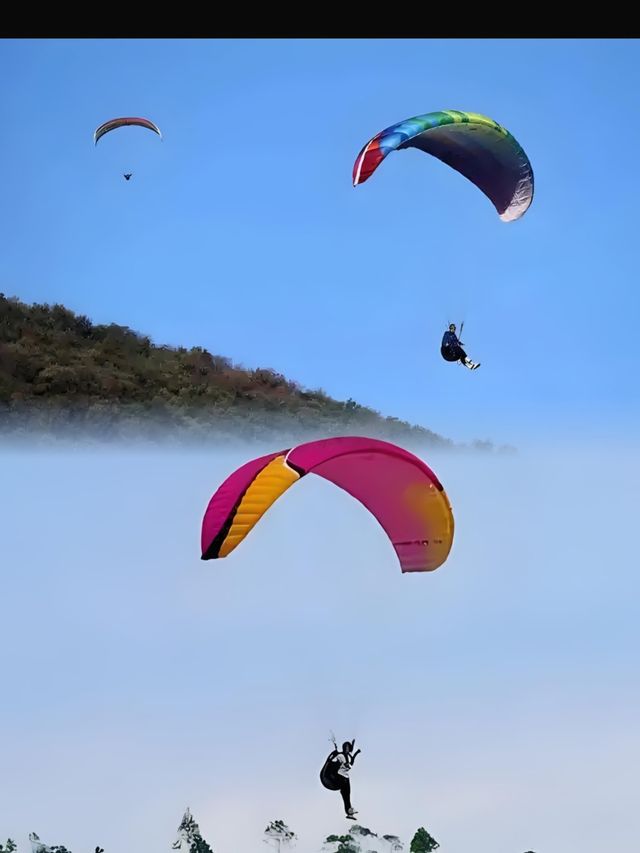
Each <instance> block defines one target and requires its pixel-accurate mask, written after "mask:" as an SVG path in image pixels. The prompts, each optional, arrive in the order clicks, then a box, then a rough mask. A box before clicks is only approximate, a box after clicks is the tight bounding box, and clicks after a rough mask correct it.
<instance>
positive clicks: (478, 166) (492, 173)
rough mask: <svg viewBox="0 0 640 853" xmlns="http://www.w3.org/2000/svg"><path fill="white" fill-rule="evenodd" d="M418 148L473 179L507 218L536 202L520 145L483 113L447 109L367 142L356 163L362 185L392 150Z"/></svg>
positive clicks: (396, 126)
mask: <svg viewBox="0 0 640 853" xmlns="http://www.w3.org/2000/svg"><path fill="white" fill-rule="evenodd" d="M404 148H419V149H420V150H421V151H424V152H425V153H426V154H432V155H433V156H434V157H437V158H438V160H441V161H442V162H443V163H446V164H447V165H448V166H451V168H452V169H455V170H456V171H457V172H460V174H462V175H464V176H465V178H468V179H469V180H470V181H471V182H472V183H474V184H475V185H476V186H477V187H478V189H480V190H481V191H482V192H483V193H484V194H485V195H486V196H487V197H488V198H489V199H490V201H491V202H492V203H493V205H494V207H495V208H496V210H497V211H498V214H499V215H500V219H502V221H503V222H512V221H514V220H516V219H519V218H520V217H521V216H524V214H525V213H526V212H527V210H528V209H529V206H530V205H531V202H532V201H533V169H532V167H531V163H530V162H529V158H528V157H527V155H526V154H525V152H524V149H523V148H522V147H521V145H520V143H519V142H518V141H517V140H516V138H515V137H514V136H512V135H511V134H510V133H509V131H508V130H507V129H506V128H504V127H502V126H501V125H499V124H498V123H497V122H496V121H493V119H490V118H487V116H483V115H480V114H479V113H465V112H460V111H459V110H442V111H440V112H433V113H426V114H425V115H421V116H415V117H414V118H409V119H406V120H405V121H401V122H398V124H393V125H391V127H388V128H387V129H386V130H382V131H380V133H378V134H377V135H376V136H374V137H373V139H370V140H369V142H367V144H366V145H365V146H364V148H363V149H362V150H361V151H360V153H359V154H358V157H357V159H356V162H355V164H354V166H353V185H354V187H356V186H358V184H363V183H364V182H365V181H366V180H367V179H368V178H370V177H371V175H372V174H373V173H374V172H375V170H376V169H377V168H378V166H379V165H380V163H382V161H383V160H384V158H385V157H386V156H387V154H390V153H391V152H392V151H396V150H402V149H404Z"/></svg>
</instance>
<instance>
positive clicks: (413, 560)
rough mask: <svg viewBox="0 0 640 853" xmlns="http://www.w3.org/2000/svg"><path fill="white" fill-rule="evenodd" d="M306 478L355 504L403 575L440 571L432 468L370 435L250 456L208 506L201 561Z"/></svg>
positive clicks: (448, 534) (444, 549)
mask: <svg viewBox="0 0 640 853" xmlns="http://www.w3.org/2000/svg"><path fill="white" fill-rule="evenodd" d="M306 474H317V475H319V476H320V477H324V478H325V479H326V480H329V481H331V482H332V483H335V485H336V486H339V487H340V488H341V489H344V491H346V492H348V493H349V494H350V495H352V497H354V498H356V500H358V501H360V503H362V504H363V505H364V506H365V507H366V508H367V509H368V510H369V511H370V512H371V513H372V514H373V515H374V516H375V518H376V519H377V520H378V522H379V523H380V525H381V526H382V528H383V529H384V530H385V532H386V534H387V536H388V537H389V539H390V540H391V543H392V544H393V547H394V548H395V551H396V554H397V555H398V559H399V561H400V567H401V569H402V571H403V572H429V571H433V570H434V569H437V568H438V566H441V565H442V564H443V563H444V562H445V560H446V559H447V557H448V555H449V551H450V550H451V546H452V544H453V530H454V523H453V514H452V512H451V506H450V504H449V499H448V498H447V495H446V493H445V491H444V489H443V487H442V485H441V483H440V481H439V480H438V478H437V477H436V475H435V474H434V473H433V471H432V470H431V469H430V468H429V467H428V466H427V465H425V463H424V462H422V460H421V459H418V457H417V456H414V455H413V454H412V453H409V452H408V451H407V450H403V449H402V448H401V447H398V446H396V445H395V444H391V443H389V442H387V441H379V440H378V439H374V438H360V437H347V438H327V439H322V440H320V441H311V442H308V443H307V444H299V445H298V446H297V447H294V448H292V449H288V450H281V451H278V452H276V453H269V454H267V455H266V456H261V457H260V458H258V459H253V460H251V462H247V463H246V464H245V465H242V466H241V467H240V468H238V469H237V471H234V473H233V474H231V475H230V476H229V477H228V478H227V479H226V480H225V482H224V483H222V485H221V486H220V488H219V489H218V490H217V492H216V493H215V494H214V495H213V497H212V498H211V500H210V501H209V505H208V507H207V510H206V512H205V515H204V519H203V521H202V542H201V544H202V559H203V560H214V559H217V558H220V557H226V556H227V555H228V554H230V553H231V551H233V549H234V548H235V547H236V546H237V545H239V544H240V542H242V540H243V539H244V538H245V536H247V534H248V533H250V532H251V530H253V528H254V527H255V525H256V524H257V522H258V521H259V520H260V518H261V517H262V516H263V515H264V513H265V512H266V511H267V510H268V509H269V507H270V506H271V505H272V504H273V503H274V501H276V500H277V499H278V498H279V497H280V495H281V494H283V493H284V492H285V491H286V490H287V489H288V488H289V486H291V485H293V483H295V482H296V480H299V479H300V478H301V477H304V476H305V475H306Z"/></svg>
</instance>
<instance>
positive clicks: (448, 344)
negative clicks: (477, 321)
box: [440, 323, 480, 370]
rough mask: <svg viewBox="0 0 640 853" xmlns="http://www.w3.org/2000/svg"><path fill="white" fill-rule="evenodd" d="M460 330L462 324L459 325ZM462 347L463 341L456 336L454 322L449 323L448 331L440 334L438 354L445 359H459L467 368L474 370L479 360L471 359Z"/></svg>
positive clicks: (478, 365) (478, 364)
mask: <svg viewBox="0 0 640 853" xmlns="http://www.w3.org/2000/svg"><path fill="white" fill-rule="evenodd" d="M463 325H464V324H463ZM460 331H462V326H461V327H460ZM462 347H463V343H462V341H459V340H458V336H457V335H456V326H455V323H451V324H450V325H449V329H448V331H446V332H445V333H444V335H443V336H442V344H441V346H440V355H441V356H442V357H443V358H444V360H445V361H459V362H460V364H464V366H465V367H468V368H469V370H476V369H477V368H478V367H480V362H479V361H478V362H475V361H471V359H470V358H468V357H467V354H466V352H465V351H464V350H463V349H462Z"/></svg>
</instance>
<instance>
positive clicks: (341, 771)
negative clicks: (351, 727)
mask: <svg viewBox="0 0 640 853" xmlns="http://www.w3.org/2000/svg"><path fill="white" fill-rule="evenodd" d="M355 742H356V741H355V738H354V739H353V740H352V741H348V740H347V741H345V742H344V743H343V744H342V750H341V751H339V750H338V748H337V747H336V748H335V749H334V750H333V751H332V752H330V753H329V756H328V758H327V760H326V761H325V763H324V767H323V768H322V772H321V773H320V780H321V782H322V784H323V785H324V787H325V788H328V789H329V790H331V791H340V795H341V797H342V802H343V804H344V813H345V817H348V818H350V819H351V820H355V816H356V815H357V814H358V812H357V811H356V810H355V809H354V808H353V806H352V805H351V780H350V778H349V772H350V771H351V768H352V767H353V763H354V761H355V760H356V757H357V756H358V755H359V753H360V750H359V749H358V750H356V752H354V751H353V747H354V744H355Z"/></svg>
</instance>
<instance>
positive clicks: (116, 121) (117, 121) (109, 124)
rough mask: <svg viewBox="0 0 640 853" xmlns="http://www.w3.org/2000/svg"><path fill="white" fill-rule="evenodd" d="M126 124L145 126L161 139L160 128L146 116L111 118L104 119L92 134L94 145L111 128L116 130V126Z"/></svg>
mask: <svg viewBox="0 0 640 853" xmlns="http://www.w3.org/2000/svg"><path fill="white" fill-rule="evenodd" d="M127 125H133V126H135V127H146V128H147V130H152V131H153V132H154V133H157V134H158V136H159V137H160V139H162V133H161V132H160V128H159V127H158V125H156V124H154V123H153V122H152V121H150V120H149V119H148V118H135V117H129V118H112V119H109V121H105V123H104V124H101V125H100V127H99V128H97V130H96V131H95V133H94V134H93V142H94V144H95V145H97V144H98V140H99V139H101V138H102V137H103V136H104V135H105V133H109V131H111V130H116V128H118V127H126V126H127Z"/></svg>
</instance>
